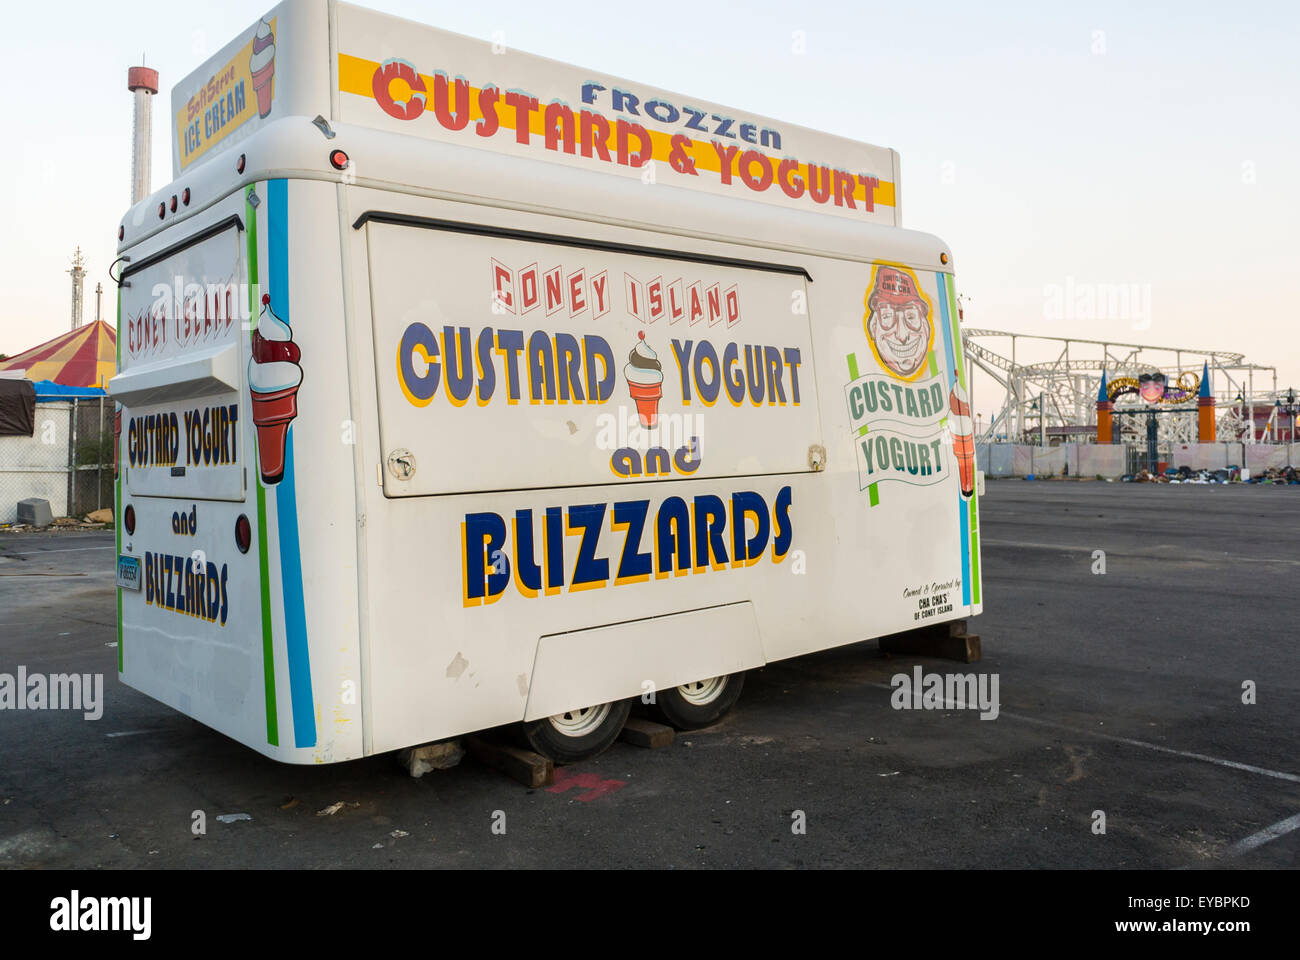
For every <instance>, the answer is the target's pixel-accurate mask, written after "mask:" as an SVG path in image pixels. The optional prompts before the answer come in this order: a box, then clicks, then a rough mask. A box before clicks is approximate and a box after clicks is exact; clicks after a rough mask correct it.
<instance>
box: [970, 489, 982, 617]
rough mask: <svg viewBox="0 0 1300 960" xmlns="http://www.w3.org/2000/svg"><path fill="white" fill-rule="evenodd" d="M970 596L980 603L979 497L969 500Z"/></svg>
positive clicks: (972, 600)
mask: <svg viewBox="0 0 1300 960" xmlns="http://www.w3.org/2000/svg"><path fill="white" fill-rule="evenodd" d="M970 579H971V585H970V596H971V602H972V603H979V602H980V521H979V497H971V498H970Z"/></svg>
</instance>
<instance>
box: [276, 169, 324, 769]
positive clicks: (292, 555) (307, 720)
mask: <svg viewBox="0 0 1300 960" xmlns="http://www.w3.org/2000/svg"><path fill="white" fill-rule="evenodd" d="M266 195H267V230H268V234H269V236H268V242H267V254H268V259H269V261H270V281H271V288H270V290H269V291H267V292H268V293H270V295H271V310H272V312H274V313H275V315H276V316H277V317H279V318H280V319H281V320H283V321H284V322H285V323H287V324H289V326H290V327H292V326H293V321H292V319H291V318H290V316H289V182H288V181H287V180H268V181H267V184H266ZM275 508H276V517H277V520H278V522H279V532H280V583H281V588H282V591H283V596H284V632H285V648H286V651H287V653H288V659H289V699H290V702H291V705H292V711H293V744H294V746H295V747H314V746H315V745H316V709H315V705H314V702H313V700H312V692H311V657H310V654H309V652H308V648H307V607H306V603H305V602H304V600H303V590H302V548H301V547H300V545H299V542H298V496H297V489H296V487H295V486H294V464H293V425H292V424H290V426H289V431H288V435H287V436H286V437H285V448H284V477H283V478H282V479H281V480H280V482H279V483H278V484H276V486H275Z"/></svg>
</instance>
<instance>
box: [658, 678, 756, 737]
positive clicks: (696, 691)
mask: <svg viewBox="0 0 1300 960" xmlns="http://www.w3.org/2000/svg"><path fill="white" fill-rule="evenodd" d="M715 684H716V685H715ZM744 688H745V672H744V671H743V670H742V671H740V672H739V673H731V674H728V675H726V676H725V677H711V678H709V679H706V680H699V681H696V682H695V683H687V684H683V685H682V686H680V687H670V688H669V689H667V690H659V691H656V693H655V703H654V707H655V712H656V713H658V714H659V716H661V717H662V718H663V720H664V722H665V723H668V724H670V725H672V726H674V727H676V728H677V729H678V730H699V729H700V728H701V727H707V726H711V725H712V724H715V723H717V722H718V721H719V720H720V719H722V717H723V715H724V714H725V713H726V712H727V711H728V710H730V709H731V708H732V707H734V706H735V705H736V701H737V700H739V699H740V691H741V690H743V689H744Z"/></svg>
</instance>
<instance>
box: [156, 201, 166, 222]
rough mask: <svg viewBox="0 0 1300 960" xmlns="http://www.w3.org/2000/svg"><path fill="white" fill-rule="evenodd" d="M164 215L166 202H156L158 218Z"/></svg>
mask: <svg viewBox="0 0 1300 960" xmlns="http://www.w3.org/2000/svg"><path fill="white" fill-rule="evenodd" d="M165 216H167V204H165V203H160V204H158V219H159V220H161V219H162V218H163V217H165Z"/></svg>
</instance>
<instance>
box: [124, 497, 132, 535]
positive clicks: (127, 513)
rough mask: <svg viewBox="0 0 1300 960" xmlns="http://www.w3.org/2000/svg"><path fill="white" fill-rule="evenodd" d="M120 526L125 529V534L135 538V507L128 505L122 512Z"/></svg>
mask: <svg viewBox="0 0 1300 960" xmlns="http://www.w3.org/2000/svg"><path fill="white" fill-rule="evenodd" d="M122 526H124V527H126V532H127V533H129V534H131V536H135V507H133V506H131V505H130V504H127V506H126V509H125V510H123V511H122Z"/></svg>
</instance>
